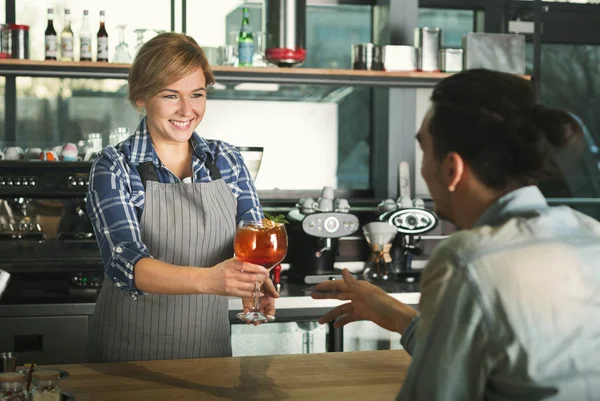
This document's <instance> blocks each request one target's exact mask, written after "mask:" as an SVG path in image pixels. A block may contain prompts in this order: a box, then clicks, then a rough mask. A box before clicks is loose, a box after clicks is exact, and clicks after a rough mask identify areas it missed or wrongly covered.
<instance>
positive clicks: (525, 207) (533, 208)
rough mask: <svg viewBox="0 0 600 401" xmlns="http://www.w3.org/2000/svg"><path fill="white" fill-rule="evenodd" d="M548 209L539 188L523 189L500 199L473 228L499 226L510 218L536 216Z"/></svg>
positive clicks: (528, 187)
mask: <svg viewBox="0 0 600 401" xmlns="http://www.w3.org/2000/svg"><path fill="white" fill-rule="evenodd" d="M547 208H548V202H546V198H544V195H543V194H542V192H541V191H540V190H539V188H538V187H536V186H527V187H522V188H519V189H515V190H514V191H511V192H509V193H507V194H505V195H503V196H501V197H500V198H498V200H496V202H494V203H493V204H492V205H491V206H490V207H489V208H488V209H487V210H486V211H485V212H483V214H482V215H481V216H479V218H478V219H477V220H476V221H475V224H473V227H480V226H484V225H491V226H495V225H499V224H502V223H503V222H505V221H507V220H508V219H510V218H513V217H525V216H531V215H535V214H538V213H539V212H540V211H542V210H544V209H547Z"/></svg>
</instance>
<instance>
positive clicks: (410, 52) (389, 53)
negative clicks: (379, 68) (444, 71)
mask: <svg viewBox="0 0 600 401" xmlns="http://www.w3.org/2000/svg"><path fill="white" fill-rule="evenodd" d="M418 56H419V52H418V50H417V49H416V48H414V47H413V46H383V69H384V70H386V71H416V69H417V67H418V60H417V59H418Z"/></svg>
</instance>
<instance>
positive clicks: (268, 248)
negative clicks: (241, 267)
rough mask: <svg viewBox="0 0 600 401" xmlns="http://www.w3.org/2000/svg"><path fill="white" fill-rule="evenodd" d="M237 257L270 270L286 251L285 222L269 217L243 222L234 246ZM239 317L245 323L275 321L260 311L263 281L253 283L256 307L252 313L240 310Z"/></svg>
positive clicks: (272, 317)
mask: <svg viewBox="0 0 600 401" xmlns="http://www.w3.org/2000/svg"><path fill="white" fill-rule="evenodd" d="M233 248H234V251H235V254H236V256H237V257H238V258H239V259H241V260H243V261H244V262H248V263H253V264H255V265H260V266H263V267H264V268H265V269H267V270H271V269H272V268H273V267H275V266H277V264H278V263H280V262H281V261H282V260H283V259H284V258H285V255H286V254H287V248H288V239H287V232H286V230H285V225H284V224H283V223H275V222H273V221H270V220H264V221H242V222H241V223H240V224H239V225H238V227H237V231H236V233H235V240H234V245H233ZM237 317H238V319H240V320H242V321H244V322H246V323H254V322H272V321H273V320H275V317H274V316H269V315H266V314H264V313H262V312H261V311H260V284H259V283H258V282H255V283H254V306H253V307H252V309H251V310H250V311H249V312H246V313H244V312H240V313H238V314H237Z"/></svg>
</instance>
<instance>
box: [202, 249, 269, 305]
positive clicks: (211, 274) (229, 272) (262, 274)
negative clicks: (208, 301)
mask: <svg viewBox="0 0 600 401" xmlns="http://www.w3.org/2000/svg"><path fill="white" fill-rule="evenodd" d="M268 278H269V273H268V271H267V269H265V268H264V267H262V266H259V265H254V264H252V263H247V262H242V261H241V260H239V259H237V258H231V259H227V260H225V261H223V262H221V263H219V264H218V265H216V266H214V267H211V268H209V269H207V274H206V276H205V277H204V280H206V281H207V282H206V285H207V286H208V288H209V292H208V293H210V294H217V295H226V296H232V297H242V298H245V297H252V296H253V294H254V282H256V281H258V282H263V281H265V280H267V279H268Z"/></svg>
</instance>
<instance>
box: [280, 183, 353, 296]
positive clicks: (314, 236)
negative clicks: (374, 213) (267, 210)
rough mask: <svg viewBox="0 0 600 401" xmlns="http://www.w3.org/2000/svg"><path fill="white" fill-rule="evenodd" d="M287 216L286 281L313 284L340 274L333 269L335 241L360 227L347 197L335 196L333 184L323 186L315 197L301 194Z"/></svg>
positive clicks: (335, 253)
mask: <svg viewBox="0 0 600 401" xmlns="http://www.w3.org/2000/svg"><path fill="white" fill-rule="evenodd" d="M287 219H288V221H289V222H290V224H289V227H288V231H289V235H288V237H289V246H288V255H287V258H286V260H287V261H288V262H289V264H290V269H289V272H288V280H289V282H291V283H296V284H316V283H319V282H321V281H324V280H328V279H331V278H341V277H342V276H341V274H340V272H339V271H338V272H336V271H334V263H335V260H336V255H337V250H338V244H339V242H338V241H339V239H340V238H341V237H345V236H348V235H351V234H353V233H355V232H356V231H357V230H358V229H359V220H358V217H356V216H355V215H353V214H351V213H350V205H349V203H348V201H347V200H346V199H342V198H337V199H334V191H333V188H331V187H325V188H323V190H322V192H321V196H320V197H319V198H318V199H317V200H316V201H315V200H314V199H312V198H301V199H300V200H299V201H298V203H297V204H296V208H294V209H292V210H291V211H290V212H289V213H288V215H287Z"/></svg>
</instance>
